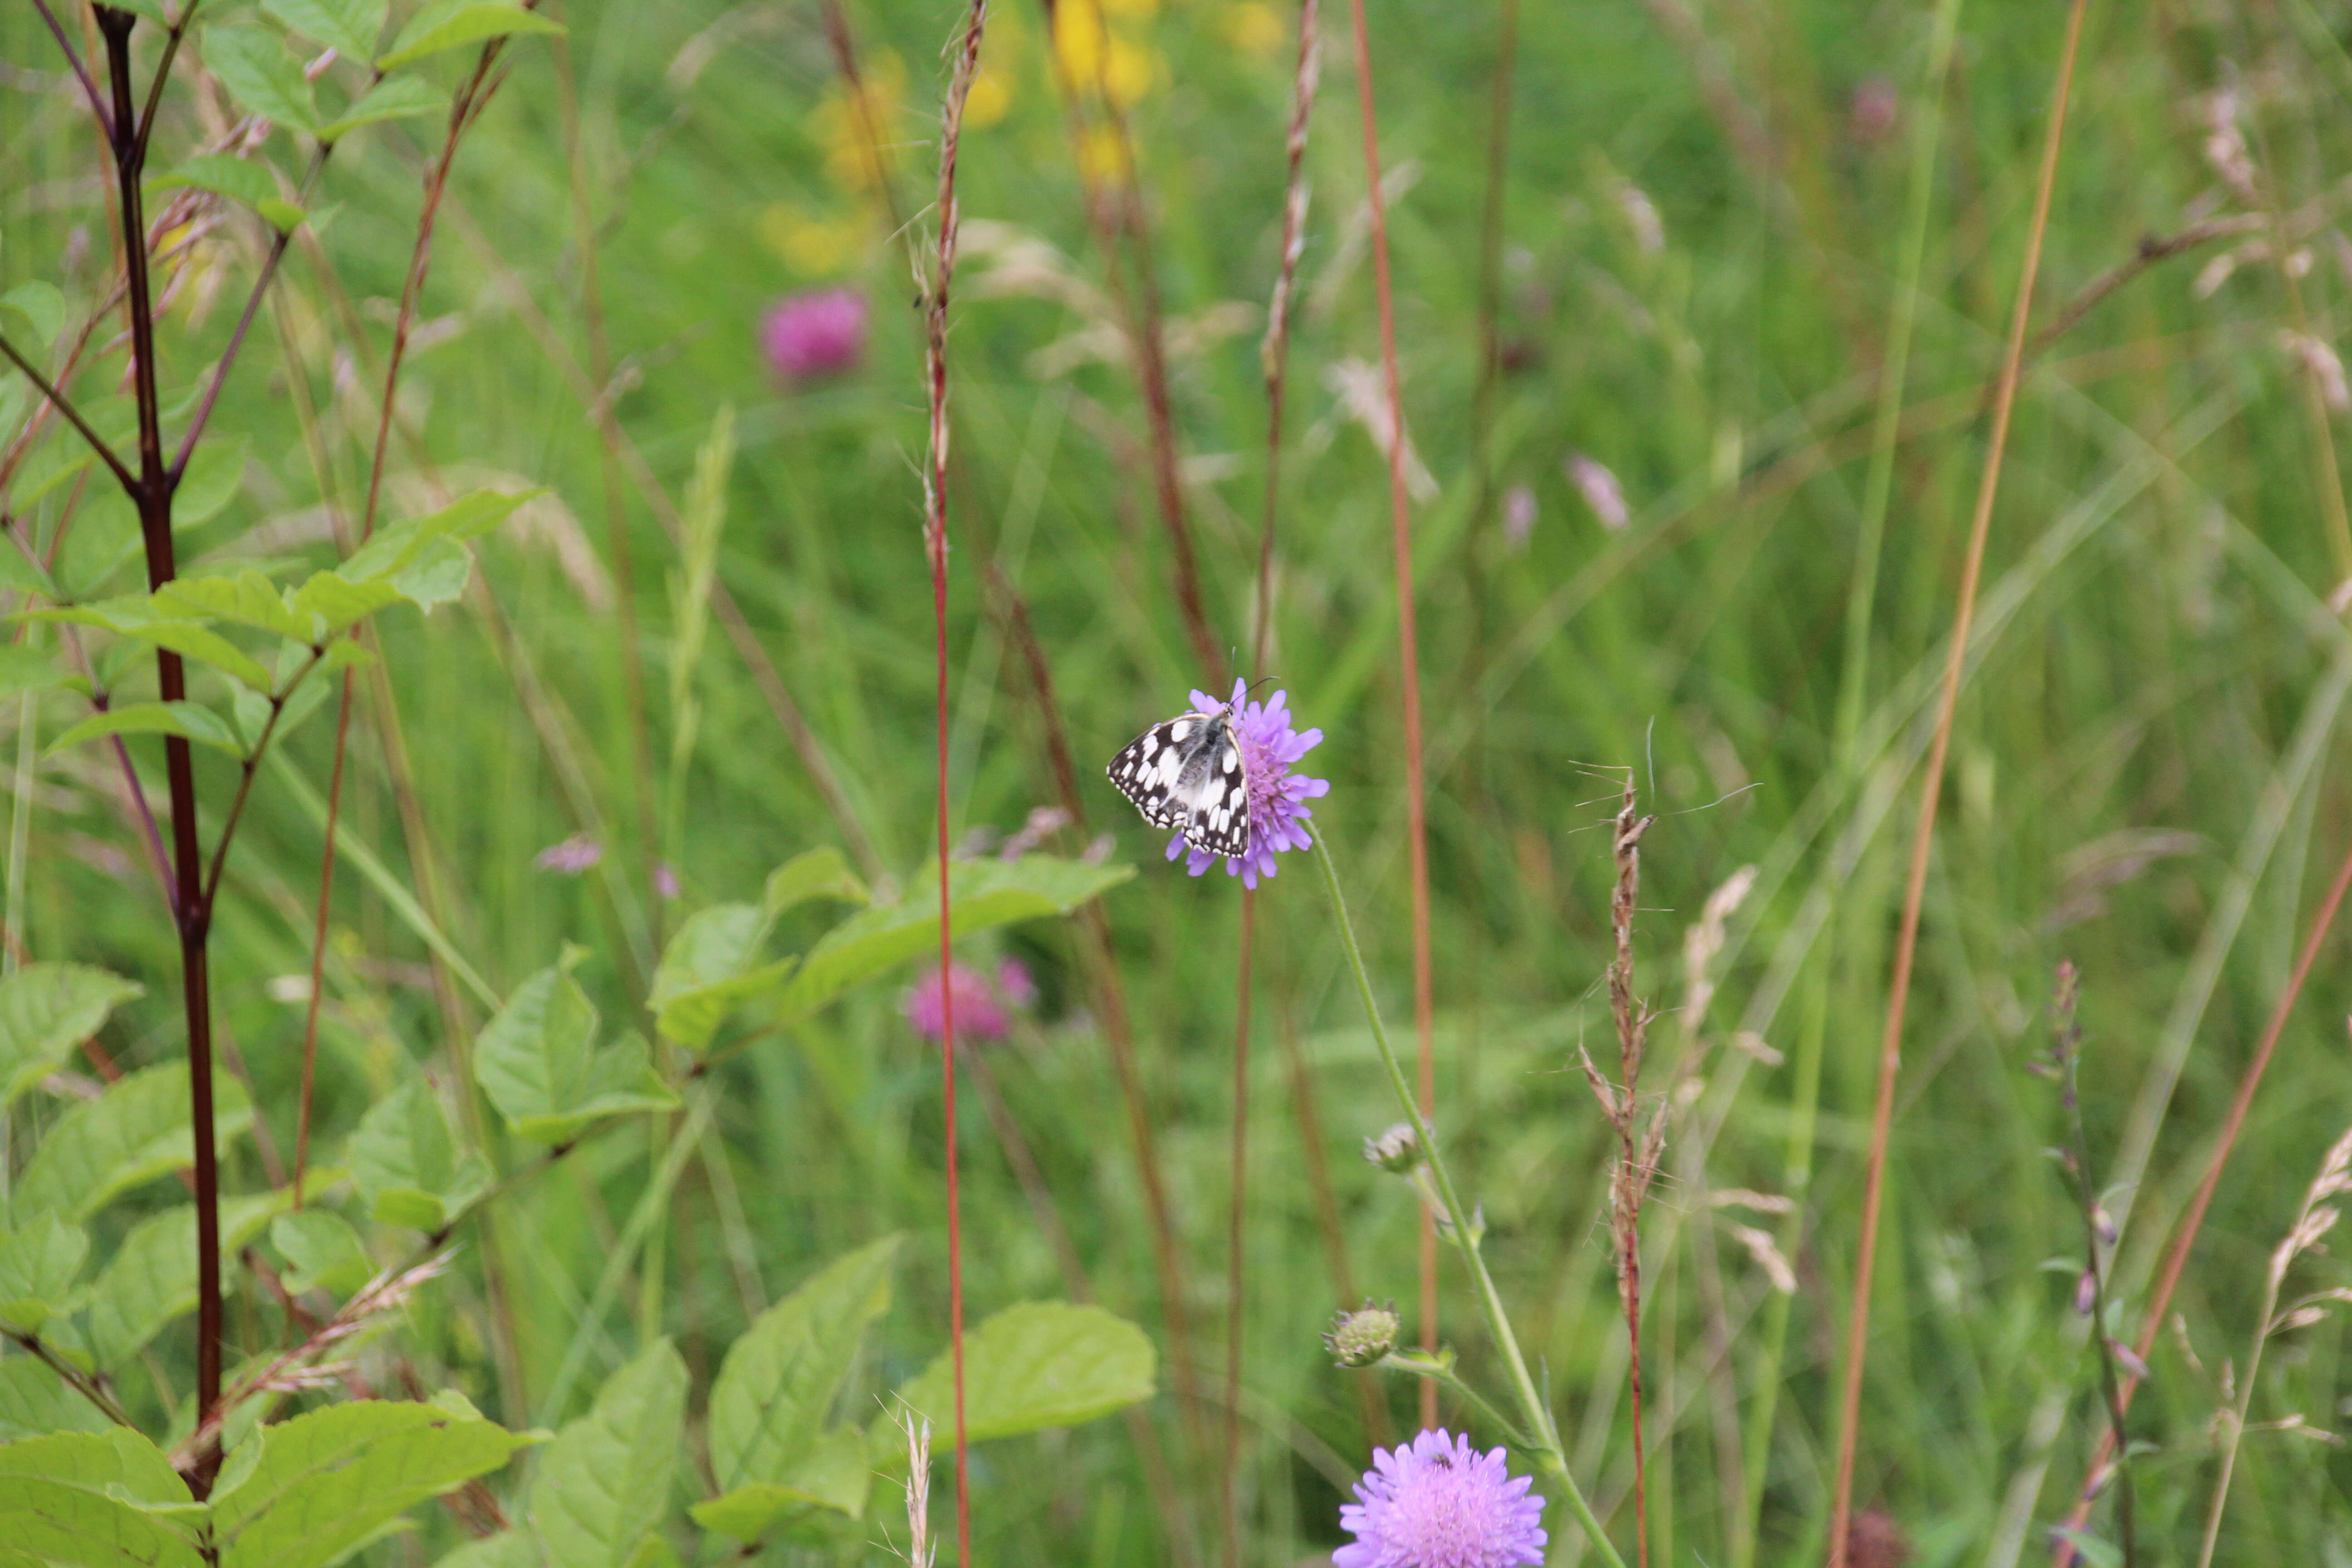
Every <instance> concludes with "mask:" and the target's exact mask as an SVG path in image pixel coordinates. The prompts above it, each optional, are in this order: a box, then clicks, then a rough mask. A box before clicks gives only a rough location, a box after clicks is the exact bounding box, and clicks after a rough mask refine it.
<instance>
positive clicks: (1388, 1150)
mask: <svg viewBox="0 0 2352 1568" xmlns="http://www.w3.org/2000/svg"><path fill="white" fill-rule="evenodd" d="M1364 1158H1365V1159H1366V1160H1368V1161H1370V1163H1372V1164H1375V1165H1378V1166H1379V1167H1380V1168H1381V1170H1383V1171H1388V1172H1391V1173H1394V1174H1396V1175H1400V1176H1407V1175H1411V1174H1412V1169H1413V1167H1414V1166H1416V1165H1418V1164H1420V1163H1421V1136H1420V1134H1418V1133H1416V1132H1415V1131H1413V1130H1412V1122H1410V1121H1399V1122H1396V1123H1393V1124H1392V1125H1391V1126H1388V1127H1385V1128H1382V1129H1381V1131H1380V1132H1379V1134H1378V1135H1377V1136H1374V1137H1370V1138H1367V1139H1365V1140H1364Z"/></svg>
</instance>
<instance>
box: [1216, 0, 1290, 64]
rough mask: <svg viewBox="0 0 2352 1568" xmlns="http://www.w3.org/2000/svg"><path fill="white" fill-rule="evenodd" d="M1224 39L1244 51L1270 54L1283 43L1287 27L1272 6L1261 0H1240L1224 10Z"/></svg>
mask: <svg viewBox="0 0 2352 1568" xmlns="http://www.w3.org/2000/svg"><path fill="white" fill-rule="evenodd" d="M1224 21H1225V42H1227V43H1229V44H1231V45H1232V46H1233V47H1234V48H1235V49H1237V50H1239V51H1240V52H1241V53H1243V54H1245V55H1252V56H1255V57H1256V58H1259V59H1266V58H1271V57H1272V56H1273V55H1274V54H1275V52H1276V50H1278V49H1280V48H1281V47H1282V45H1283V41H1284V37H1285V35H1286V33H1287V31H1288V29H1286V28H1285V27H1284V26H1283V25H1282V18H1281V17H1280V16H1276V14H1275V9H1274V7H1273V6H1271V5H1265V3H1264V0H1243V3H1242V4H1241V5H1232V6H1228V7H1227V8H1226V10H1225V17H1224Z"/></svg>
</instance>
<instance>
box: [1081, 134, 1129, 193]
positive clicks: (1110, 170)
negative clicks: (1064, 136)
mask: <svg viewBox="0 0 2352 1568" xmlns="http://www.w3.org/2000/svg"><path fill="white" fill-rule="evenodd" d="M1078 172H1079V173H1080V174H1084V175H1086V177H1087V179H1089V180H1118V179H1123V178H1125V177H1126V175H1127V142H1126V139H1125V138H1123V137H1121V136H1120V135H1119V134H1118V132H1116V131H1113V130H1111V129H1110V128H1109V127H1108V126H1107V125H1097V126H1092V127H1089V128H1088V129H1087V132H1086V134H1085V135H1084V136H1083V137H1082V138H1080V140H1079V142H1078Z"/></svg>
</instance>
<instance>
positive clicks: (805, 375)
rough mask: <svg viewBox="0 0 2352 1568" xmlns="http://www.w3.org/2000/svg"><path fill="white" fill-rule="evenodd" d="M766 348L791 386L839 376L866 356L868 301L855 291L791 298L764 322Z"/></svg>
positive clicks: (815, 291) (817, 292)
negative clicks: (825, 377)
mask: <svg viewBox="0 0 2352 1568" xmlns="http://www.w3.org/2000/svg"><path fill="white" fill-rule="evenodd" d="M760 347H761V350H762V351H763V352H765V353H766V354H767V356H768V368H769V369H771V370H772V371H774V372H775V373H776V376H777V379H778V380H780V381H782V382H783V383H785V384H787V385H790V384H793V383H797V382H803V381H815V380H818V379H821V378H823V377H824V376H828V375H838V374H841V373H842V372H843V371H845V370H848V369H850V368H851V367H852V366H854V365H856V363H857V362H858V360H859V359H860V358H861V357H863V355H864V354H865V353H866V296H865V295H863V294H860V293H858V292H857V291H856V289H809V290H807V291H805V292H803V293H799V294H789V295H786V296H785V297H784V298H783V299H782V300H778V301H776V303H775V304H773V305H772V306H770V307H769V309H768V313H767V315H766V316H764V317H762V318H761V321H760Z"/></svg>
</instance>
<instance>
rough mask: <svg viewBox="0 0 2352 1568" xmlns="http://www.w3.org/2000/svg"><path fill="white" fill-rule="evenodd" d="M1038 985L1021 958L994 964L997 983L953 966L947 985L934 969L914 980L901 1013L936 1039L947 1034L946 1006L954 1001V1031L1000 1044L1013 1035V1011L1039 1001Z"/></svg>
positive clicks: (916, 1029)
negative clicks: (1037, 998) (941, 981)
mask: <svg viewBox="0 0 2352 1568" xmlns="http://www.w3.org/2000/svg"><path fill="white" fill-rule="evenodd" d="M1036 995H1037V986H1036V984H1035V982H1034V981H1032V980H1031V979H1030V978H1029V971H1028V970H1027V968H1025V967H1024V965H1023V964H1022V963H1021V962H1020V960H1018V959H1013V958H1008V959H1006V960H1005V961H1004V962H1003V963H1000V964H998V965H997V966H996V977H995V979H994V981H993V982H992V981H990V980H989V979H988V978H987V977H986V976H984V975H982V973H980V972H979V971H977V970H974V969H969V968H966V967H965V966H964V965H962V964H961V963H958V964H953V965H951V966H950V968H949V970H948V981H947V984H946V985H945V986H942V985H941V984H940V972H939V971H938V970H936V969H934V970H931V971H929V972H928V973H925V974H924V976H923V977H922V978H921V979H920V980H918V981H916V982H915V984H914V985H913V987H912V988H911V989H909V990H908V993H907V994H906V996H905V997H904V998H903V999H901V1001H900V1002H899V1005H898V1010H899V1011H900V1012H902V1013H904V1014H906V1016H907V1022H908V1023H909V1024H912V1025H914V1026H915V1032H916V1033H917V1034H919V1035H921V1036H923V1037H926V1038H928V1039H933V1040H936V1039H938V1038H940V1036H942V1035H944V1034H946V1033H947V1027H946V1017H945V1014H946V1003H947V1001H948V1000H949V999H950V998H952V1000H953V1001H954V1003H955V1026H956V1033H957V1034H958V1035H959V1036H961V1037H963V1038H965V1039H968V1040H1001V1039H1003V1038H1004V1037H1005V1036H1007V1035H1009V1034H1011V1033H1012V1032H1013V1013H1015V1012H1017V1011H1019V1010H1021V1009H1024V1008H1026V1007H1027V1006H1028V1005H1029V1004H1030V1003H1031V1002H1033V1001H1034V1000H1035V999H1036Z"/></svg>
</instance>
